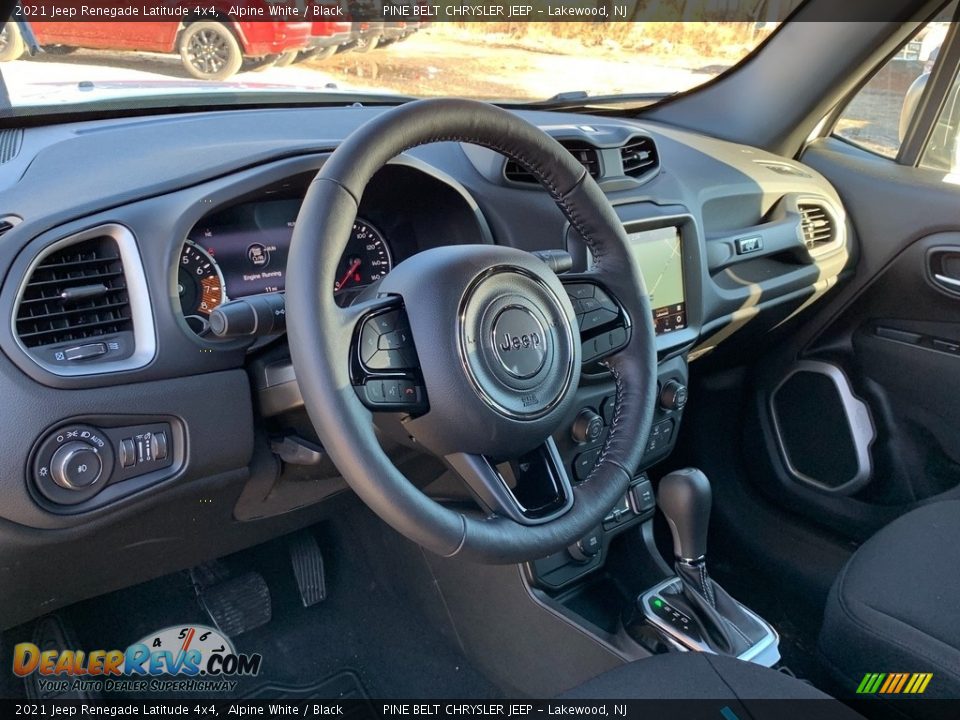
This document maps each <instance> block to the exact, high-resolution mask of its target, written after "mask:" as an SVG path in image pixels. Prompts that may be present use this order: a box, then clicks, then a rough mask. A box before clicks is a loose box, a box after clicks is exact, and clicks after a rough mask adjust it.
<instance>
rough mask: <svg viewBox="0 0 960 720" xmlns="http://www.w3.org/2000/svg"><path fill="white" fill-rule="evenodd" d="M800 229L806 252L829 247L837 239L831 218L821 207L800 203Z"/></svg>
mask: <svg viewBox="0 0 960 720" xmlns="http://www.w3.org/2000/svg"><path fill="white" fill-rule="evenodd" d="M799 209H800V215H801V220H800V229H801V231H802V232H803V242H804V244H805V245H806V246H807V249H808V250H816V249H817V248H819V247H822V246H824V245H829V244H830V243H832V242H833V241H834V240H836V238H837V232H836V227H835V226H834V222H833V217H832V216H831V215H830V213H829V212H828V211H827V209H826V208H825V207H823V206H822V205H817V204H815V203H800V205H799Z"/></svg>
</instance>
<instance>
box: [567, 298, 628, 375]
mask: <svg viewBox="0 0 960 720" xmlns="http://www.w3.org/2000/svg"><path fill="white" fill-rule="evenodd" d="M564 289H565V290H566V292H567V296H568V297H569V298H570V302H571V304H572V305H573V309H574V312H575V313H576V315H577V324H578V327H579V329H580V342H581V345H580V348H581V362H582V363H583V364H584V365H586V364H588V363H592V362H596V361H598V360H602V359H603V358H605V357H606V356H608V355H612V354H614V353H615V352H617V351H619V350H621V349H622V348H623V347H624V346H625V345H626V344H627V340H628V339H629V337H630V335H629V329H628V328H629V322H628V320H627V317H626V316H625V315H624V313H623V311H622V310H621V309H620V306H619V305H617V303H616V302H615V301H614V300H613V298H612V297H610V295H609V294H608V293H607V292H606V291H605V290H604V289H603V288H601V287H600V286H598V285H594V284H592V283H570V284H568V285H564Z"/></svg>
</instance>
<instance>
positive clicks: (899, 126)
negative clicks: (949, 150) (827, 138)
mask: <svg viewBox="0 0 960 720" xmlns="http://www.w3.org/2000/svg"><path fill="white" fill-rule="evenodd" d="M956 8H957V3H956V2H951V3H950V4H949V5H948V6H947V7H946V8H944V9H943V10H942V11H941V12H940V13H939V14H938V15H937V17H936V19H934V20H933V21H931V22H929V23H927V24H926V25H924V26H923V27H922V28H921V29H920V31H919V32H918V33H917V34H916V35H914V37H913V38H912V39H911V40H910V42H908V43H907V44H906V45H904V46H903V47H902V48H901V49H900V51H899V52H898V53H897V54H896V55H895V56H894V57H893V58H891V59H890V61H888V62H887V63H886V65H884V66H883V67H882V68H881V69H880V70H879V71H878V72H877V73H876V75H874V76H873V78H871V79H870V81H869V82H868V83H867V84H866V85H865V86H864V87H863V88H861V90H860V91H859V92H858V93H857V94H856V95H855V96H854V98H853V99H852V100H851V101H850V104H849V105H847V107H846V108H845V109H844V111H843V114H842V115H841V116H840V118H839V119H838V120H837V123H836V125H835V126H834V129H833V134H834V136H836V137H838V138H841V139H842V140H845V141H847V142H849V143H851V144H853V145H856V146H858V147H861V148H863V149H864V150H868V151H870V152H873V153H876V154H878V155H882V156H883V157H887V158H890V159H896V158H897V156H898V154H899V152H900V146H901V145H902V143H903V140H904V138H905V137H906V133H907V130H908V128H909V126H910V121H911V120H912V119H913V116H914V114H915V112H916V110H917V107H918V105H919V101H920V98H921V96H922V95H923V91H924V88H926V86H927V82H928V81H929V79H930V75H931V71H932V70H933V67H934V65H935V64H936V63H937V60H938V57H939V56H940V49H941V46H942V45H943V43H944V40H945V39H946V37H947V33H948V31H949V29H950V20H951V19H952V18H953V16H954V12H955V11H956ZM935 140H936V139H935V138H933V139H932V140H931V145H930V146H929V149H932V148H933V147H934V144H933V143H934V142H935ZM944 140H945V139H944ZM941 144H942V143H941ZM936 154H937V157H938V158H939V157H940V156H941V155H942V154H943V150H942V149H941V150H937V151H936Z"/></svg>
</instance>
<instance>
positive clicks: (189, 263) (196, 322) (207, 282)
mask: <svg viewBox="0 0 960 720" xmlns="http://www.w3.org/2000/svg"><path fill="white" fill-rule="evenodd" d="M177 290H178V292H179V294H180V309H181V310H182V311H183V316H184V317H185V318H186V320H187V324H188V325H189V326H190V328H191V329H192V330H193V331H194V332H195V333H197V334H200V335H202V334H204V333H205V332H206V331H207V327H208V326H207V319H208V318H209V317H210V313H211V312H213V311H214V310H215V309H216V308H217V307H218V306H219V305H220V304H221V303H223V302H224V301H226V299H227V293H226V290H225V287H224V281H223V275H222V274H221V272H220V268H219V267H218V266H217V263H216V261H215V260H214V259H213V257H212V256H211V255H210V254H209V253H208V252H207V251H206V250H204V249H203V248H202V247H200V246H199V245H197V244H196V243H194V242H192V241H190V240H187V241H186V242H185V243H184V244H183V250H182V251H181V252H180V266H179V269H178V271H177Z"/></svg>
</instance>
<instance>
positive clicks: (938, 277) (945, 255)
mask: <svg viewBox="0 0 960 720" xmlns="http://www.w3.org/2000/svg"><path fill="white" fill-rule="evenodd" d="M926 269H927V278H928V279H929V280H930V284H931V285H933V286H934V287H935V288H936V289H937V290H940V291H941V292H944V293H947V294H948V295H951V296H953V297H960V247H957V246H944V247H935V248H930V250H928V251H927V268H926Z"/></svg>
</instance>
